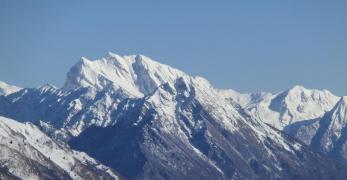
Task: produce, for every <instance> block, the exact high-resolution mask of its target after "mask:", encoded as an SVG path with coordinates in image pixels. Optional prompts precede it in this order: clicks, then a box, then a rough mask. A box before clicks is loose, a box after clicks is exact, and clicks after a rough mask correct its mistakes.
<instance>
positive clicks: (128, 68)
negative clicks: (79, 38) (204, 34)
mask: <svg viewBox="0 0 347 180" xmlns="http://www.w3.org/2000/svg"><path fill="white" fill-rule="evenodd" d="M181 76H187V75H186V74H185V73H183V72H181V71H179V70H177V69H174V68H172V67H170V66H168V65H165V64H161V63H159V62H156V61H153V60H152V59H150V58H149V57H146V56H144V55H130V56H120V55H117V54H115V53H112V52H109V53H108V54H107V55H106V56H105V57H102V58H100V59H96V60H89V59H87V58H84V57H83V58H81V61H79V62H78V63H76V64H75V65H74V66H73V67H72V68H71V69H70V71H69V72H68V77H67V80H66V81H65V85H64V87H63V89H66V90H71V89H77V88H81V87H93V88H96V89H97V90H102V89H104V88H105V87H108V86H113V87H114V88H115V89H116V90H117V89H122V90H125V91H126V92H128V93H129V94H130V95H132V96H135V97H142V96H144V95H147V94H149V93H152V92H153V91H154V90H155V89H156V88H158V87H159V86H160V85H161V84H163V83H167V82H168V83H173V82H174V81H175V80H176V79H177V78H178V77H181Z"/></svg>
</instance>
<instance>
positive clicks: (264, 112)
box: [0, 53, 347, 179]
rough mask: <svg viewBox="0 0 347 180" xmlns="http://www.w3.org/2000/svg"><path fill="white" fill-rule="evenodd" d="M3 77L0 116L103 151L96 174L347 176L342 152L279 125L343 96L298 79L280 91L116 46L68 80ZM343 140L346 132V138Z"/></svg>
mask: <svg viewBox="0 0 347 180" xmlns="http://www.w3.org/2000/svg"><path fill="white" fill-rule="evenodd" d="M0 85H1V84H0ZM1 87H2V88H1V89H2V91H0V92H2V95H1V96H0V115H1V116H5V117H8V118H12V119H14V120H16V121H18V122H16V123H18V124H22V123H27V122H30V123H33V124H36V125H37V126H38V127H39V128H40V129H39V128H36V130H37V131H39V132H40V133H42V132H41V131H43V132H44V133H46V134H47V135H48V136H49V137H48V136H46V135H45V137H47V138H49V139H50V140H51V141H52V143H57V144H59V145H61V144H63V145H64V148H66V151H71V152H74V153H77V152H76V151H73V150H71V149H70V148H72V149H74V150H77V151H82V152H85V153H87V154H88V155H89V156H91V157H92V158H94V159H96V160H97V161H98V162H97V161H93V162H94V165H93V164H88V167H93V166H95V167H98V165H96V164H98V163H99V162H100V163H102V164H103V168H101V170H100V169H98V170H99V172H104V175H103V176H94V178H96V179H98V178H99V179H102V178H105V177H107V178H116V177H119V178H125V179H344V178H345V177H347V168H346V166H345V165H344V164H343V162H342V163H341V162H337V161H336V158H340V157H341V156H339V157H335V156H334V157H332V156H329V153H328V154H326V155H324V153H322V152H321V151H320V148H314V147H316V146H310V144H305V143H304V142H302V141H299V140H300V138H299V140H296V139H295V138H292V137H293V136H295V137H297V134H295V135H293V134H291V135H292V136H289V135H286V134H285V133H287V131H283V132H282V131H281V130H282V129H288V128H289V126H291V125H294V124H295V123H303V124H306V122H313V121H312V119H316V118H322V117H325V118H324V119H329V118H330V117H331V116H325V114H326V113H327V112H328V111H331V110H332V109H333V108H334V106H335V104H336V103H338V101H339V97H336V96H334V95H333V94H331V93H330V92H328V91H326V90H323V91H320V90H309V89H305V88H303V87H301V86H296V87H294V88H292V89H290V90H288V91H284V92H280V93H277V94H272V93H252V94H240V93H238V92H236V91H233V90H220V89H216V88H214V87H213V86H212V85H211V84H210V83H209V82H208V81H207V80H205V79H204V78H201V77H194V76H190V75H188V74H186V73H184V72H182V71H180V70H177V69H175V68H172V67H169V66H167V65H163V64H161V63H158V62H155V61H153V60H151V59H150V58H148V57H145V56H143V55H134V56H119V55H116V54H113V53H109V54H108V55H107V56H105V57H103V58H101V59H97V60H88V59H87V58H82V59H81V60H80V61H79V62H77V63H76V64H75V65H74V66H73V67H72V68H71V69H70V71H69V72H68V76H67V79H66V82H65V85H64V86H63V87H62V88H56V87H54V86H52V85H44V86H41V87H38V88H18V87H13V86H10V85H5V84H4V85H1ZM334 117H335V116H334ZM25 126H30V127H31V126H33V125H32V124H26V125H25ZM323 127H325V126H321V129H322V128H323ZM5 128H6V126H4V129H5ZM291 129H292V131H290V132H299V131H298V130H297V129H294V130H293V128H291ZM318 129H319V128H318ZM4 131H10V130H4ZM288 132H289V131H288ZM319 132H321V131H319ZM42 134H43V133H42ZM318 134H319V133H318ZM341 134H343V133H341ZM317 136H319V135H317ZM341 136H343V135H341ZM343 137H344V136H343ZM27 138H29V137H27ZM8 140H9V139H6V140H3V141H4V142H3V143H4V144H5V143H6V142H7V141H8ZM343 140H344V139H341V140H340V141H339V142H338V144H339V146H341V147H344V146H343V143H344V142H345V141H343ZM34 142H35V141H34ZM320 142H321V141H320ZM66 143H68V144H69V146H68V145H66ZM340 144H342V145H340ZM40 146H42V147H45V146H46V144H45V143H41V144H40ZM47 146H48V145H47ZM317 147H318V146H317ZM319 147H321V146H319ZM11 148H12V149H16V148H19V147H12V146H11ZM339 149H343V148H339ZM317 151H319V152H317ZM23 156H25V157H27V156H28V155H26V154H24V155H23ZM54 156H57V157H61V156H59V155H54ZM86 156H87V155H86ZM3 157H6V156H3ZM73 157H74V158H75V159H78V158H76V157H75V156H73ZM77 157H80V156H77ZM28 158H30V157H28ZM88 158H89V157H88ZM92 158H90V159H92ZM333 158H335V159H333ZM82 160H83V159H82ZM82 160H80V161H82ZM83 162H84V161H82V162H81V163H82V164H83ZM3 164H4V167H6V164H5V163H3ZM51 164H53V165H57V166H59V167H60V168H61V169H62V170H61V172H62V173H59V172H56V173H55V174H57V175H60V176H64V175H65V176H67V177H69V178H72V179H78V178H82V179H83V178H84V177H77V178H76V177H74V176H73V175H72V174H71V173H72V172H71V171H67V170H64V168H63V165H61V163H60V161H59V163H58V162H55V161H53V162H51ZM84 164H85V163H84ZM53 165H52V166H49V167H53ZM43 166H45V165H43ZM14 167H15V165H13V166H10V167H7V169H6V168H4V170H2V169H0V173H1V172H4V173H3V174H4V175H3V176H4V177H5V176H12V175H13V176H18V177H23V176H20V174H19V175H18V173H17V174H16V173H12V172H11V168H12V169H13V168H14ZM45 167H46V168H48V169H49V167H47V166H45ZM64 167H65V166H64ZM53 169H54V168H53ZM95 171H96V169H94V171H93V172H95ZM64 172H65V174H64ZM76 174H78V173H77V172H76ZM96 174H97V173H96ZM53 175H54V173H52V175H50V174H48V175H47V176H52V177H53ZM38 176H41V175H38Z"/></svg>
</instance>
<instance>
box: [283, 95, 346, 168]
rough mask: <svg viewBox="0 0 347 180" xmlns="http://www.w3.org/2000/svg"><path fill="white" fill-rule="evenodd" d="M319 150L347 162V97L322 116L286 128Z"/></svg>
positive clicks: (288, 131)
mask: <svg viewBox="0 0 347 180" xmlns="http://www.w3.org/2000/svg"><path fill="white" fill-rule="evenodd" d="M284 130H285V131H286V132H287V133H289V134H292V135H294V136H295V137H296V138H297V139H299V140H301V141H303V142H304V143H306V144H308V145H311V146H312V147H313V148H315V149H316V150H318V151H321V152H323V153H325V154H328V155H331V156H332V157H334V158H336V159H338V160H341V161H344V162H347V97H342V98H341V99H340V100H339V102H338V103H337V104H336V106H335V107H334V108H333V109H332V110H331V111H330V112H327V113H326V114H325V115H324V116H323V117H322V118H319V119H316V120H312V121H309V122H308V123H305V124H300V123H296V124H293V125H292V126H288V127H287V128H286V129H284Z"/></svg>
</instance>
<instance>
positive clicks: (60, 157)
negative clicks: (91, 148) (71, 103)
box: [0, 117, 117, 179]
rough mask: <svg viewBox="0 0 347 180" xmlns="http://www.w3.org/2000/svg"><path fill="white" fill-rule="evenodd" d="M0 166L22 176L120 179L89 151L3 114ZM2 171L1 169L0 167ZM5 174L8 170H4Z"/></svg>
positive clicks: (0, 120)
mask: <svg viewBox="0 0 347 180" xmlns="http://www.w3.org/2000/svg"><path fill="white" fill-rule="evenodd" d="M0 147H1V148H0V167H1V169H4V170H6V173H7V174H9V175H11V176H12V177H19V178H22V179H42V178H44V179H116V178H117V176H116V175H115V173H113V172H112V170H111V169H110V168H107V167H105V166H103V165H101V164H99V163H97V162H96V161H95V160H94V159H92V158H90V157H89V156H88V155H86V154H85V153H81V152H77V151H72V150H70V149H69V148H67V147H65V146H64V145H62V144H57V143H56V142H55V141H54V140H52V139H50V138H49V137H47V136H46V135H45V134H44V133H42V132H41V131H40V130H39V129H38V128H37V127H36V126H34V125H33V124H30V123H26V124H23V123H19V122H17V121H14V120H11V119H8V118H4V117H0ZM0 174H2V173H1V171H0ZM4 174H5V173H4Z"/></svg>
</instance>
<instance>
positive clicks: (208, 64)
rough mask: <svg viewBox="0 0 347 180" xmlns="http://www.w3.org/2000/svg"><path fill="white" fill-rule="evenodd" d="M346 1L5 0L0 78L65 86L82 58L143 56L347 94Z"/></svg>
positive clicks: (223, 80)
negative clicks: (66, 79) (73, 66)
mask: <svg viewBox="0 0 347 180" xmlns="http://www.w3.org/2000/svg"><path fill="white" fill-rule="evenodd" d="M346 9H347V1H346V0H329V1H325V0H291V1H278V0H264V1H257V0H253V1H251V0H246V1H230V0H228V1H227V0H225V1H222V0H219V1H218V0H217V1H197V0H192V1H183V0H177V1H169V2H168V3H164V1H160V0H147V1H140V0H138V1H135V0H130V1H104V0H102V1H82V0H75V1H69V0H62V1H53V0H47V1H40V0H27V1H20V0H1V1H0V81H5V82H8V83H9V84H14V85H18V86H22V87H36V86H39V85H41V84H45V83H51V84H54V85H56V86H62V85H63V83H64V80H65V78H66V73H67V71H68V70H69V68H70V67H71V66H72V65H73V64H74V63H76V62H77V61H78V60H79V59H80V57H81V56H85V57H88V58H90V59H95V58H99V57H102V56H103V55H105V54H106V53H107V52H109V51H111V52H114V53H117V54H120V55H129V54H144V55H146V56H149V57H151V58H152V59H154V60H157V61H159V62H161V63H164V64H168V65H170V66H173V67H175V68H178V69H181V70H183V71H185V72H187V73H188V74H191V75H198V76H202V77H205V78H206V79H208V80H209V81H210V82H211V83H212V84H213V85H214V86H215V87H218V88H232V89H235V90H238V91H241V92H257V91H267V92H278V91H281V90H285V89H288V88H290V87H292V86H294V85H296V84H298V85H303V86H305V87H307V88H318V89H328V90H330V91H332V92H333V93H335V94H337V95H347V82H346V80H345V79H346V77H347V75H346V74H347V71H346V69H347V10H346Z"/></svg>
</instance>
